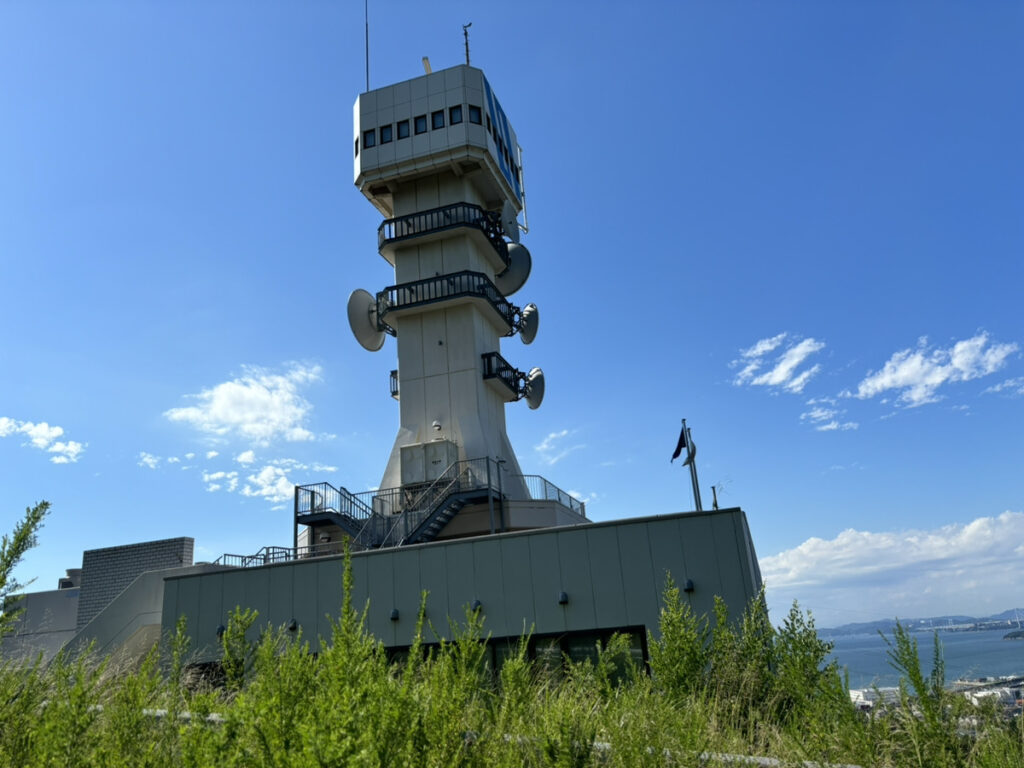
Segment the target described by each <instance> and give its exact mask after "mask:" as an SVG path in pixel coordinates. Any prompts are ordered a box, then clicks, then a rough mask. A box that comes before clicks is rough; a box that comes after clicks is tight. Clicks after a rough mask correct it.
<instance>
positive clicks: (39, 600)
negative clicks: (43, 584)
mask: <svg viewBox="0 0 1024 768" xmlns="http://www.w3.org/2000/svg"><path fill="white" fill-rule="evenodd" d="M78 598H79V595H78V589H77V588H72V589H53V590H48V591H46V592H32V593H29V594H27V595H22V596H21V597H20V598H18V599H17V601H16V602H15V601H13V600H12V601H11V602H10V603H9V604H8V606H9V607H11V608H13V609H14V610H18V609H19V608H20V609H21V610H22V613H21V615H20V616H19V617H18V619H17V621H16V622H15V624H14V629H13V631H12V632H11V634H9V635H7V636H5V637H3V638H2V640H0V658H4V659H9V660H19V661H20V660H23V659H27V658H35V657H36V656H37V655H39V654H40V653H41V654H42V655H43V660H44V661H45V660H48V659H50V658H52V657H53V656H54V655H55V654H56V653H57V651H59V650H60V649H61V646H63V645H64V643H66V642H67V641H68V640H70V639H71V638H72V637H74V635H75V627H76V622H77V619H78ZM8 606H5V611H6V610H7V608H8Z"/></svg>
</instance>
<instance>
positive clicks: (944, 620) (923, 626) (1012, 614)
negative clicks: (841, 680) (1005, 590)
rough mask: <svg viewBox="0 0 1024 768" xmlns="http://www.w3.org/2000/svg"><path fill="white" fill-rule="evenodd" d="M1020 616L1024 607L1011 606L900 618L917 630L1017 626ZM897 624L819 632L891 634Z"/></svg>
mask: <svg viewBox="0 0 1024 768" xmlns="http://www.w3.org/2000/svg"><path fill="white" fill-rule="evenodd" d="M1018 616H1020V618H1021V621H1022V622H1024V608H1011V609H1010V610H1008V611H1003V612H1002V613H997V614H994V615H992V616H981V617H978V616H960V615H950V616H931V617H928V618H925V619H899V622H900V624H902V625H903V626H904V627H905V628H906V629H910V630H914V631H915V632H918V631H921V630H925V631H931V630H932V629H947V628H949V627H950V626H960V627H963V626H964V625H974V624H986V623H989V622H1012V623H1013V624H1014V626H1016V621H1017V617H1018ZM895 626H896V619H878V620H877V621H862V622H857V623H854V624H843V625H841V626H838V627H827V628H821V629H819V630H818V632H819V633H820V634H821V635H824V636H826V637H828V636H830V635H831V636H836V635H862V634H875V633H877V632H882V633H884V634H889V633H891V632H892V630H893V628H894V627H895Z"/></svg>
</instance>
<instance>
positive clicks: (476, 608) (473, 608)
mask: <svg viewBox="0 0 1024 768" xmlns="http://www.w3.org/2000/svg"><path fill="white" fill-rule="evenodd" d="M483 607H484V606H483V603H481V602H480V601H479V600H474V601H473V604H472V605H471V606H469V608H470V610H471V611H473V613H476V612H477V611H479V610H480V609H481V608H483Z"/></svg>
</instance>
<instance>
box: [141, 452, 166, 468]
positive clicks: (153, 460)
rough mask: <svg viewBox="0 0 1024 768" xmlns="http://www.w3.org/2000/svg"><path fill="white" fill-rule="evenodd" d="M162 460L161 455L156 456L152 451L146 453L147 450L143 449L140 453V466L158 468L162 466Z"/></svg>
mask: <svg viewBox="0 0 1024 768" xmlns="http://www.w3.org/2000/svg"><path fill="white" fill-rule="evenodd" d="M160 461H161V459H160V457H159V456H154V455H153V454H152V453H146V452H145V451H141V452H140V453H139V466H140V467H148V468H149V469H156V468H157V467H158V466H160Z"/></svg>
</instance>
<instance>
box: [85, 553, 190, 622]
mask: <svg viewBox="0 0 1024 768" xmlns="http://www.w3.org/2000/svg"><path fill="white" fill-rule="evenodd" d="M194 545H195V540H194V539H191V538H188V537H182V538H178V539H162V540H160V541H145V542H142V543H141V544H127V545H125V546H123V547H105V548H104V549H90V550H88V551H87V552H84V553H83V554H82V576H81V592H80V593H79V598H78V629H81V628H82V627H84V626H85V625H86V624H88V623H89V621H90V620H92V618H93V617H95V616H96V614H98V613H99V612H100V611H102V610H103V609H104V608H106V607H107V606H108V605H109V604H110V602H111V601H112V600H113V599H114V598H115V597H117V596H118V595H119V594H121V592H122V591H124V589H125V587H127V586H128V585H129V584H131V583H132V582H133V581H135V579H136V578H137V577H138V576H139V575H140V574H142V573H145V572H146V571H155V570H158V569H163V568H179V567H181V566H184V565H192V550H193V547H194Z"/></svg>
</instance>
